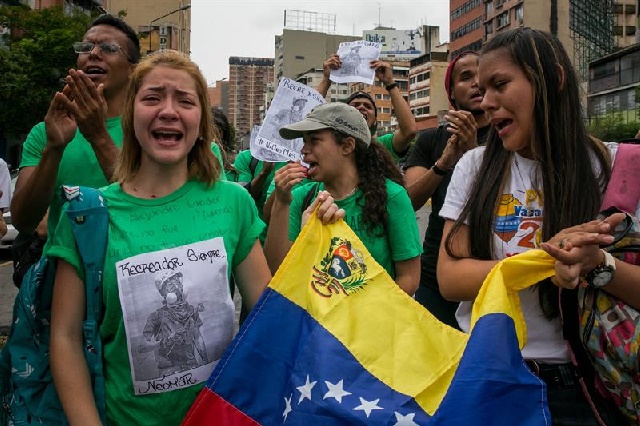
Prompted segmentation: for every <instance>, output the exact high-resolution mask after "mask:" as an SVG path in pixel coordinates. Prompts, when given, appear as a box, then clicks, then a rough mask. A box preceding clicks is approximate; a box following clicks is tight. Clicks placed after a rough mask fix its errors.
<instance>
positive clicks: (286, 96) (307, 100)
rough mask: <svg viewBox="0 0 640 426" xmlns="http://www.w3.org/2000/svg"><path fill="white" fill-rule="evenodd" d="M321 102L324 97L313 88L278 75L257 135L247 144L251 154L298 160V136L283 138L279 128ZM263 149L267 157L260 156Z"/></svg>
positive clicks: (279, 159)
mask: <svg viewBox="0 0 640 426" xmlns="http://www.w3.org/2000/svg"><path fill="white" fill-rule="evenodd" d="M323 103H324V98H323V97H322V95H320V93H318V92H317V91H316V90H315V89H312V88H311V87H309V86H305V85H304V84H300V83H297V82H295V81H293V80H290V79H288V78H283V79H281V80H280V84H279V85H278V89H277V90H276V93H275V95H274V97H273V100H272V101H271V105H270V106H269V109H268V110H267V115H266V116H265V118H264V122H263V123H262V126H260V130H259V131H258V135H257V137H256V139H255V141H252V142H251V144H250V148H251V154H252V155H253V156H254V157H256V158H257V159H258V160H263V161H272V162H273V161H302V154H300V151H301V150H302V144H303V142H302V138H298V139H293V140H286V139H283V138H281V137H280V133H279V132H280V128H281V127H283V126H286V125H289V124H293V123H296V122H298V121H301V120H302V119H303V118H304V117H306V115H307V114H308V113H309V111H311V110H312V109H313V108H315V107H316V106H318V105H320V104H323ZM265 151H269V154H267V155H268V156H269V158H265V157H266V156H263V154H264V153H265ZM271 154H272V155H271Z"/></svg>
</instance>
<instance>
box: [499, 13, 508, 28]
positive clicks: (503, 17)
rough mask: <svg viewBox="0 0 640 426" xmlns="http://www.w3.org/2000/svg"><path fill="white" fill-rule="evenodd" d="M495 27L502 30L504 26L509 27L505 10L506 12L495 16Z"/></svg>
mask: <svg viewBox="0 0 640 426" xmlns="http://www.w3.org/2000/svg"><path fill="white" fill-rule="evenodd" d="M496 22H497V24H496V26H497V27H498V28H502V27H504V26H505V25H509V11H508V10H507V11H506V12H503V13H501V14H500V15H498V16H496Z"/></svg>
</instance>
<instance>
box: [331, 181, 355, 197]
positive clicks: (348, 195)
mask: <svg viewBox="0 0 640 426" xmlns="http://www.w3.org/2000/svg"><path fill="white" fill-rule="evenodd" d="M357 189H358V186H357V185H356V186H355V187H354V188H353V189H352V190H351V192H349V193H348V194H347V195H345V196H344V197H341V198H335V197H334V198H333V201H342V200H345V199H347V198H349V197H351V196H352V195H353V194H355V193H356V190H357Z"/></svg>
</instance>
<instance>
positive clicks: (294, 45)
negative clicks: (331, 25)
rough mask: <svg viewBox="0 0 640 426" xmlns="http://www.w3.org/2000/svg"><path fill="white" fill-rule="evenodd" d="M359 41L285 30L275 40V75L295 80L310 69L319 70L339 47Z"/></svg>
mask: <svg viewBox="0 0 640 426" xmlns="http://www.w3.org/2000/svg"><path fill="white" fill-rule="evenodd" d="M361 39H362V37H356V36H346V35H336V34H326V33H321V32H315V31H299V30H289V29H286V28H285V29H284V30H283V31H282V35H277V36H276V38H275V74H274V81H275V82H276V83H277V82H278V81H279V80H280V78H281V77H287V78H290V79H295V78H296V77H297V76H299V75H300V74H302V73H304V72H306V71H307V70H309V69H311V68H317V67H321V66H322V63H323V62H324V61H325V59H327V58H328V57H329V56H331V55H333V54H334V53H336V52H337V51H338V46H339V45H340V43H342V42H345V41H356V40H361Z"/></svg>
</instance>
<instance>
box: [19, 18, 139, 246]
mask: <svg viewBox="0 0 640 426" xmlns="http://www.w3.org/2000/svg"><path fill="white" fill-rule="evenodd" d="M73 49H74V50H75V52H76V53H77V54H78V60H77V69H76V70H74V69H72V70H70V71H69V74H68V75H67V77H66V85H65V86H64V88H63V89H62V91H60V92H57V93H56V94H55V96H54V97H53V100H52V101H51V104H50V105H49V110H48V111H47V114H46V115H45V117H44V121H43V122H41V123H39V124H37V125H35V126H34V127H33V129H31V132H30V133H29V135H28V136H27V139H26V141H25V143H24V146H23V152H22V161H21V163H20V172H19V174H18V179H17V182H16V189H15V193H14V196H13V200H12V202H11V213H12V221H13V223H14V225H15V227H16V229H18V231H20V232H24V233H32V232H33V231H34V229H35V228H36V226H37V225H38V223H39V222H40V220H41V219H42V218H43V217H44V214H45V212H46V211H47V208H49V207H50V210H49V218H48V236H49V238H48V242H47V244H46V245H45V248H44V253H45V254H46V252H47V249H48V246H49V245H50V242H51V241H52V240H53V234H54V232H55V228H56V225H57V223H58V219H59V217H60V211H61V208H62V204H63V201H62V197H61V196H60V194H59V188H60V185H85V186H90V187H94V188H99V187H101V186H105V185H107V184H108V183H109V181H110V180H111V177H112V173H113V167H114V164H115V160H116V157H117V155H118V151H119V147H120V146H121V145H122V125H121V121H120V115H121V114H122V109H123V107H124V103H125V92H126V87H127V83H128V80H129V75H130V74H131V71H132V70H133V69H134V67H135V65H136V63H137V62H138V60H139V57H140V42H139V41H138V37H137V36H136V33H135V32H134V31H133V29H132V28H131V27H130V26H129V25H127V24H126V23H125V22H124V21H123V20H121V19H119V18H117V17H115V16H113V15H102V16H100V17H98V18H97V19H96V20H95V21H93V22H92V23H91V25H90V27H89V29H88V30H87V32H86V33H85V35H84V38H83V40H82V41H81V42H78V43H74V44H73Z"/></svg>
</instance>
